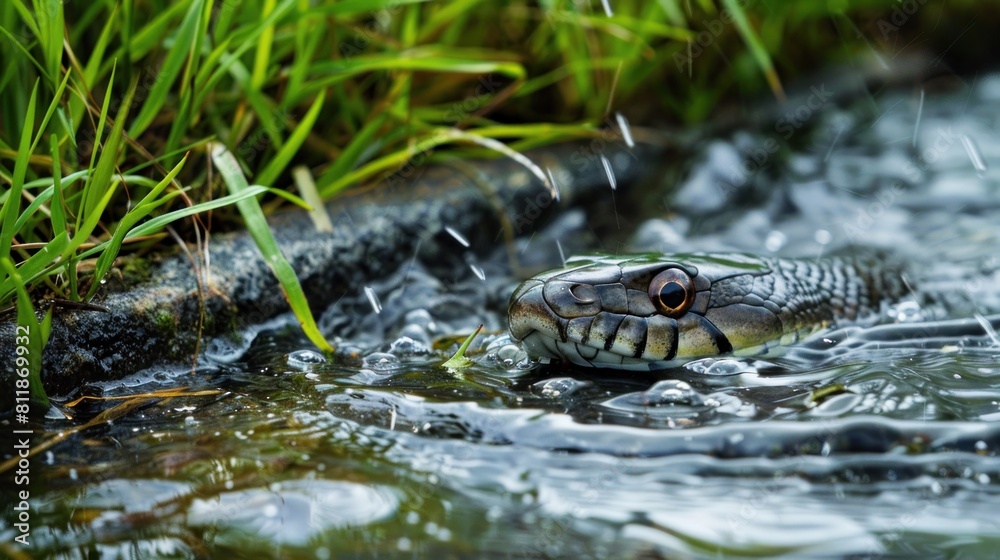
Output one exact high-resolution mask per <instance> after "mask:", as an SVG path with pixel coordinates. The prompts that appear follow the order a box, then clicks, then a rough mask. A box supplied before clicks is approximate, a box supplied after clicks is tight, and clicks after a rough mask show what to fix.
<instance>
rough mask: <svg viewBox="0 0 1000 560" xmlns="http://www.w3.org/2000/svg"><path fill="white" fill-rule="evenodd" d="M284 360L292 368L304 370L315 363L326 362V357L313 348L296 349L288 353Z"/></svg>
mask: <svg viewBox="0 0 1000 560" xmlns="http://www.w3.org/2000/svg"><path fill="white" fill-rule="evenodd" d="M286 361H287V362H288V365H289V366H291V367H293V368H296V369H300V370H306V369H309V368H311V367H313V366H315V365H318V364H324V363H326V358H325V357H324V356H323V355H322V354H320V353H319V352H316V351H315V350H296V351H294V352H291V353H289V354H288V356H287V358H286Z"/></svg>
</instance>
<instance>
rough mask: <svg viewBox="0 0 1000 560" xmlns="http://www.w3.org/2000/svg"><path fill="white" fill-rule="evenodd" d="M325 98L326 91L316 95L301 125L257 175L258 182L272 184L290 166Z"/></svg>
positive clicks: (314, 121)
mask: <svg viewBox="0 0 1000 560" xmlns="http://www.w3.org/2000/svg"><path fill="white" fill-rule="evenodd" d="M325 98H326V91H323V92H321V93H320V94H319V95H318V96H316V100H315V101H313V104H312V107H309V111H307V112H306V114H305V116H304V117H302V120H301V121H300V122H299V125H298V126H296V127H295V130H293V131H292V134H291V135H290V136H289V137H288V140H287V141H286V142H285V144H284V145H283V146H282V147H281V149H280V150H278V153H277V154H275V156H274V157H273V158H271V161H269V162H268V163H267V165H266V166H265V167H264V169H263V170H262V171H261V172H260V173H259V174H258V175H257V177H255V179H256V182H257V183H260V184H262V185H271V184H272V183H274V181H275V180H276V179H277V178H278V175H280V174H281V172H282V171H284V170H285V168H286V167H288V162H290V161H292V157H293V156H295V154H296V153H298V151H299V148H301V147H302V143H303V142H305V140H306V136H308V135H309V132H311V131H312V129H313V125H314V124H315V123H316V118H317V117H319V112H320V111H321V110H322V109H323V100H324V99H325Z"/></svg>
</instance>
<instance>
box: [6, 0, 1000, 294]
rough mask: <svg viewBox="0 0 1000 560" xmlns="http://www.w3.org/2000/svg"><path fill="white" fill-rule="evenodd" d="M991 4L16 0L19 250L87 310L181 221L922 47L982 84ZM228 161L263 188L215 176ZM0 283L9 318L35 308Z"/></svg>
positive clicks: (12, 216)
mask: <svg viewBox="0 0 1000 560" xmlns="http://www.w3.org/2000/svg"><path fill="white" fill-rule="evenodd" d="M978 4H984V3H977V2H974V1H971V0H953V1H950V2H931V1H927V0H909V1H905V2H898V1H894V0H826V1H823V0H784V1H763V0H759V1H758V0H593V1H591V0H539V1H521V0H509V1H496V0H454V1H448V2H444V1H441V2H431V1H421V0H342V1H310V0H224V1H216V2H212V1H209V0H170V1H167V0H145V1H144V0H124V1H121V0H95V1H94V2H66V3H63V2H61V1H60V0H6V1H4V2H3V3H2V4H0V33H2V37H0V59H2V61H3V64H2V65H0V183H2V184H3V192H2V194H0V202H2V203H3V204H4V210H3V214H2V216H0V217H2V219H3V238H0V242H2V243H0V253H3V255H0V256H6V255H10V256H11V260H12V261H13V263H14V264H15V265H16V266H17V267H18V269H19V270H20V271H21V273H20V278H21V279H22V280H20V281H19V282H24V283H26V284H28V285H29V286H32V287H34V286H37V285H39V284H44V285H45V286H47V288H48V292H49V293H52V294H56V295H58V296H60V297H65V298H68V299H88V298H90V297H92V296H93V295H94V294H95V293H96V290H95V289H94V288H95V286H96V283H95V281H96V280H97V279H100V278H103V277H104V276H105V275H107V274H108V272H109V270H111V268H112V266H113V265H114V264H115V262H116V261H115V259H116V257H117V256H118V255H119V252H120V251H126V252H134V251H137V250H146V249H148V248H150V247H157V246H159V247H163V246H165V244H169V243H174V241H171V240H166V241H164V238H165V237H167V236H166V234H164V233H162V230H163V227H164V226H165V225H167V224H168V223H169V222H172V221H175V220H180V219H181V218H185V220H184V221H182V222H178V229H179V230H180V232H181V237H182V238H184V239H185V240H187V241H197V240H199V239H200V238H201V236H202V234H203V233H204V232H205V230H208V229H211V230H212V231H220V230H224V229H228V228H231V227H237V226H241V225H245V222H244V220H246V211H247V208H248V204H249V205H250V206H255V205H258V204H260V205H263V206H262V208H263V209H264V210H265V211H271V210H273V209H274V208H275V207H278V206H282V205H287V204H289V201H291V202H292V203H299V204H301V205H304V203H303V202H301V200H299V199H297V197H296V196H293V195H294V194H297V195H302V196H303V198H306V199H308V200H317V197H319V198H323V199H329V198H330V197H333V196H335V195H336V194H337V193H339V192H341V191H342V190H343V189H345V188H349V187H352V186H355V185H358V184H361V183H366V182H367V183H370V182H377V181H379V180H384V179H385V178H386V177H392V174H393V173H394V172H396V171H398V170H399V169H400V168H401V167H402V166H404V165H406V164H407V163H408V162H412V161H419V163H420V164H426V163H427V162H430V161H434V160H435V159H439V158H443V157H456V156H457V157H472V156H483V155H485V154H488V153H493V154H496V153H497V152H498V150H499V151H502V150H503V149H504V146H507V147H509V148H510V149H513V150H518V151H520V150H524V149H527V148H530V147H534V146H538V145H544V144H548V143H553V142H559V141H563V140H567V139H573V138H586V137H588V136H593V135H596V134H598V133H599V132H600V131H601V129H602V128H607V127H613V126H615V125H614V122H615V119H614V117H613V115H614V114H615V113H616V112H621V113H623V114H624V115H625V116H627V117H628V118H629V119H630V120H631V122H632V124H633V125H635V126H643V127H662V126H687V125H691V124H694V123H699V122H703V121H706V120H711V119H712V118H713V116H715V115H717V114H718V113H719V112H720V111H722V110H727V109H729V110H732V109H733V108H735V109H737V110H738V109H739V107H740V106H741V105H746V104H749V103H750V102H751V100H759V99H761V98H767V97H774V98H777V99H781V98H782V96H783V95H784V88H785V84H787V83H788V82H789V81H790V80H794V79H795V78H796V77H797V76H800V75H804V74H808V73H810V72H815V71H816V70H817V69H819V68H821V67H828V66H831V65H837V64H844V63H852V64H857V63H858V61H862V63H863V64H877V63H878V61H879V57H882V62H885V60H891V59H895V58H896V57H898V56H908V55H910V54H914V53H916V54H920V53H926V54H928V55H929V56H939V57H940V58H939V59H938V63H941V64H946V65H952V66H955V67H959V69H961V67H962V66H963V65H967V66H968V67H979V66H981V65H982V63H983V62H984V61H988V60H989V57H990V56H991V54H990V50H989V49H980V50H977V49H974V48H970V47H968V45H970V44H972V45H974V44H975V42H972V41H962V42H960V43H956V38H957V37H960V36H962V35H964V34H972V35H973V36H975V35H977V34H978V35H980V36H982V37H983V38H984V40H989V39H992V38H991V37H989V29H988V27H989V25H988V24H987V22H988V21H990V18H991V17H995V16H996V15H998V13H997V12H998V11H1000V10H998V9H997V7H995V6H992V5H988V6H985V7H984V6H981V5H978ZM956 44H958V46H957V47H956ZM500 142H502V143H503V145H499V144H498V143H500ZM219 146H223V147H225V148H228V152H227V155H226V156H225V157H226V158H227V161H229V160H234V161H235V162H236V163H237V164H238V168H239V170H241V171H242V173H243V175H245V177H246V179H247V183H249V184H250V185H258V186H257V187H252V188H251V189H250V190H247V189H246V188H242V187H237V186H234V185H233V184H232V182H231V181H230V179H232V178H233V177H234V176H233V174H232V171H233V170H232V169H230V170H229V171H230V173H228V174H221V173H217V172H216V170H215V167H214V166H213V159H212V154H213V150H216V153H217V154H218V151H217V149H218V148H219ZM185 154H187V155H186V156H185ZM297 166H305V169H306V170H308V173H305V174H304V175H305V177H307V178H311V179H312V180H296V179H295V177H302V175H303V174H298V173H297V174H294V175H293V174H292V173H291V170H292V168H294V167H297ZM232 180H233V181H236V182H237V183H238V182H239V178H235V179H232ZM247 200H249V201H251V202H249V203H248V202H246V201H247ZM238 201H239V202H240V205H237V204H235V202H238ZM237 208H239V210H238V209H237ZM213 209H214V214H213V216H212V217H211V219H209V217H208V216H207V215H206V214H199V215H198V216H197V217H195V218H192V219H190V220H189V219H187V218H188V217H189V216H192V215H194V214H195V213H196V212H200V211H207V210H213ZM157 217H158V218H157ZM154 218H155V219H156V220H158V221H153V222H152V223H151V222H150V220H154ZM254 222H255V223H259V222H260V221H259V220H254ZM180 224H183V226H181V225H180ZM264 235H266V234H264ZM2 274H3V275H4V276H3V283H2V284H0V305H4V304H9V302H10V301H12V299H13V298H14V296H15V291H16V290H15V285H14V284H15V281H14V277H13V276H10V275H9V274H8V273H6V272H3V273H2ZM286 288H288V286H286Z"/></svg>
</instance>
